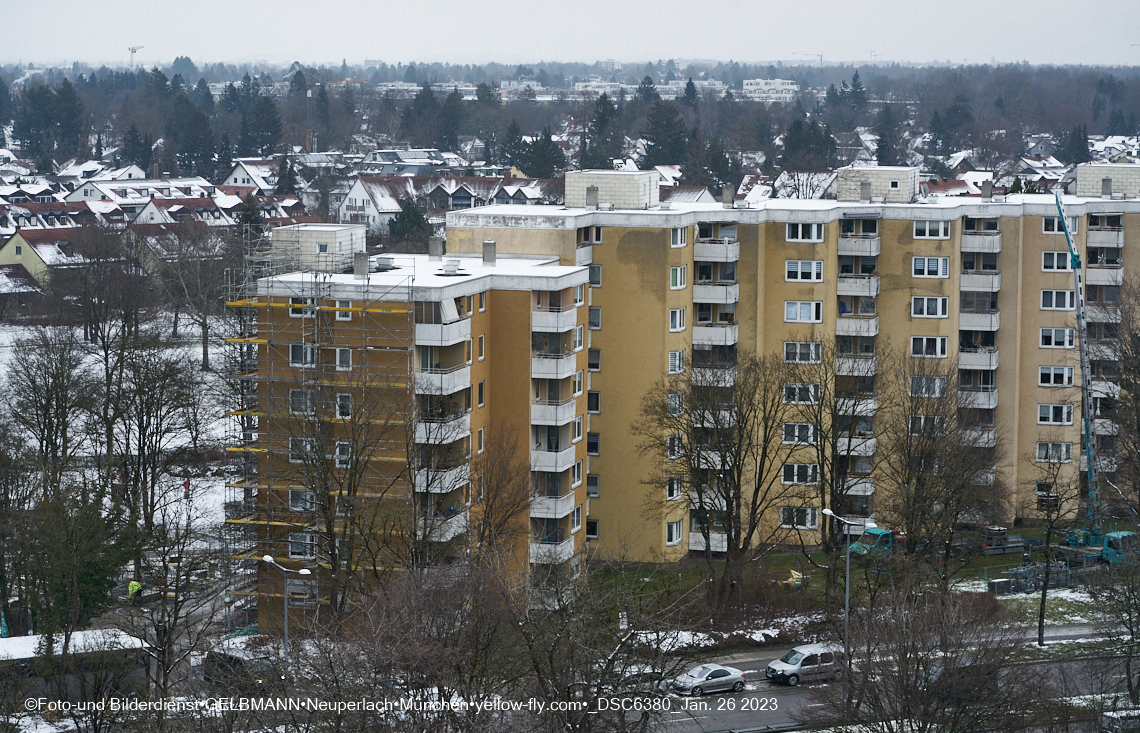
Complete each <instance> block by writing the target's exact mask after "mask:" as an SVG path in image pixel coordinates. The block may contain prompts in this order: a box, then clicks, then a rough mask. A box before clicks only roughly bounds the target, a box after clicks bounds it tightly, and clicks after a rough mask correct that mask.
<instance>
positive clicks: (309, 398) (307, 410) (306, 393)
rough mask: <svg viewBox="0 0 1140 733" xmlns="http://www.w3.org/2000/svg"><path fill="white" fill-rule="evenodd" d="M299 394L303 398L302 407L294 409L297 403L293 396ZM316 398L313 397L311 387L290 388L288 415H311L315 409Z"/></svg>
mask: <svg viewBox="0 0 1140 733" xmlns="http://www.w3.org/2000/svg"><path fill="white" fill-rule="evenodd" d="M298 395H301V396H303V399H304V403H303V406H304V409H303V410H297V409H295V407H296V405H297V403H296V401H295V398H296V397H297V396H298ZM315 403H316V400H315V399H314V395H313V391H312V390H311V389H291V390H289V414H290V415H312V414H313V413H314V412H315V411H316V404H315Z"/></svg>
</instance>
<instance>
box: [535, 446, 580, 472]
mask: <svg viewBox="0 0 1140 733" xmlns="http://www.w3.org/2000/svg"><path fill="white" fill-rule="evenodd" d="M573 465H574V446H573V445H571V446H570V447H568V448H563V449H562V450H556V449H550V448H542V447H538V448H535V449H533V450H532V451H531V452H530V468H531V470H532V471H547V472H548V473H562V472H563V471H569V470H570V468H571V467H572V466H573Z"/></svg>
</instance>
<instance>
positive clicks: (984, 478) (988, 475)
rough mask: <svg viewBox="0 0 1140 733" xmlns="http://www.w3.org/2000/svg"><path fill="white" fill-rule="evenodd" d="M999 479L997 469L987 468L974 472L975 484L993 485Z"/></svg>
mask: <svg viewBox="0 0 1140 733" xmlns="http://www.w3.org/2000/svg"><path fill="white" fill-rule="evenodd" d="M995 481H997V469H996V468H986V469H983V470H981V471H978V472H977V473H975V474H974V485H975V486H993V485H994V482H995Z"/></svg>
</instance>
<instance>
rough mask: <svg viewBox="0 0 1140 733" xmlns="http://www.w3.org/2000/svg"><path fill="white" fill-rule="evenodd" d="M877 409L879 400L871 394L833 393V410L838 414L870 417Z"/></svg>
mask: <svg viewBox="0 0 1140 733" xmlns="http://www.w3.org/2000/svg"><path fill="white" fill-rule="evenodd" d="M878 409H879V400H878V399H877V398H876V397H875V395H873V394H866V395H865V394H846V393H840V394H837V395H835V412H836V413H837V414H839V415H853V416H855V417H871V416H873V415H874V414H875V412H876V411H877V410H878Z"/></svg>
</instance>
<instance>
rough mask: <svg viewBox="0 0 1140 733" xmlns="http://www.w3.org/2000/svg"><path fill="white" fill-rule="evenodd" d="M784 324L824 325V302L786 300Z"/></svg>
mask: <svg viewBox="0 0 1140 733" xmlns="http://www.w3.org/2000/svg"><path fill="white" fill-rule="evenodd" d="M805 311H806V313H805ZM805 315H806V316H807V318H804V316H805ZM784 323H823V301H822V300H785V301H784Z"/></svg>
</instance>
